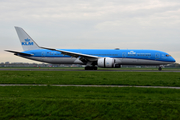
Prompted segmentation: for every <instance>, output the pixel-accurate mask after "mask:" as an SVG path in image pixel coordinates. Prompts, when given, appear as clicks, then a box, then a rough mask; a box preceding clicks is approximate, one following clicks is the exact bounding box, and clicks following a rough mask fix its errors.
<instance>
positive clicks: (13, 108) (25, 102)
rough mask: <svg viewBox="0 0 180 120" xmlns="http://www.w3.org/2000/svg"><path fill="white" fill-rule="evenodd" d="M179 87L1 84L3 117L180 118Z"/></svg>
mask: <svg viewBox="0 0 180 120" xmlns="http://www.w3.org/2000/svg"><path fill="white" fill-rule="evenodd" d="M179 114H180V90H176V89H153V88H149V89H146V88H129V87H127V88H109V87H107V88H91V87H87V88H86V87H52V86H43V87H39V86H31V87H27V86H26V87H16V86H11V87H10V86H8V87H0V115H1V116H0V119H13V120H14V119H18V120H19V119H58V120H59V119H86V120H88V119H89V120H90V119H96V120H109V119H114V120H117V119H130V120H133V119H180V116H179Z"/></svg>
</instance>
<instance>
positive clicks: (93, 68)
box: [84, 66, 97, 70]
mask: <svg viewBox="0 0 180 120" xmlns="http://www.w3.org/2000/svg"><path fill="white" fill-rule="evenodd" d="M84 69H85V70H97V67H89V66H87V67H85V68H84Z"/></svg>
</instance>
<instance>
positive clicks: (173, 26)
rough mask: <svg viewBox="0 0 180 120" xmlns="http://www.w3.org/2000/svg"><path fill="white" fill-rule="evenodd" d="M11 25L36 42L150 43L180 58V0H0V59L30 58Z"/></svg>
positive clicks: (91, 46)
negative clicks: (21, 54) (22, 54)
mask: <svg viewBox="0 0 180 120" xmlns="http://www.w3.org/2000/svg"><path fill="white" fill-rule="evenodd" d="M14 26H19V27H22V28H23V29H24V30H25V31H26V32H27V33H28V34H29V35H30V36H31V37H32V38H33V39H34V40H35V41H36V43H37V44H38V45H39V46H44V47H50V48H59V49H61V48H62V49H66V48H67V49H69V48H73V49H114V48H120V49H152V50H160V51H164V52H167V53H169V54H170V55H172V56H173V57H174V58H175V59H176V62H177V63H180V1H179V0H49V1H45V0H0V41H1V44H0V54H1V57H0V63H1V62H6V61H9V62H29V63H35V61H32V60H27V59H24V58H20V57H17V56H14V55H13V54H12V53H8V52H5V51H4V50H15V51H23V50H22V47H21V44H20V42H19V38H18V36H17V34H16V31H15V29H14Z"/></svg>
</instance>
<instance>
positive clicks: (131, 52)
mask: <svg viewBox="0 0 180 120" xmlns="http://www.w3.org/2000/svg"><path fill="white" fill-rule="evenodd" d="M128 54H136V52H134V51H130V52H128Z"/></svg>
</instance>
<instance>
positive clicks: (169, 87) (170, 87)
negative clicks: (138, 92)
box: [0, 84, 180, 89]
mask: <svg viewBox="0 0 180 120" xmlns="http://www.w3.org/2000/svg"><path fill="white" fill-rule="evenodd" d="M0 86H48V84H0ZM50 86H59V87H136V88H168V89H180V87H172V86H129V85H58V84H52V85H50Z"/></svg>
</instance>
